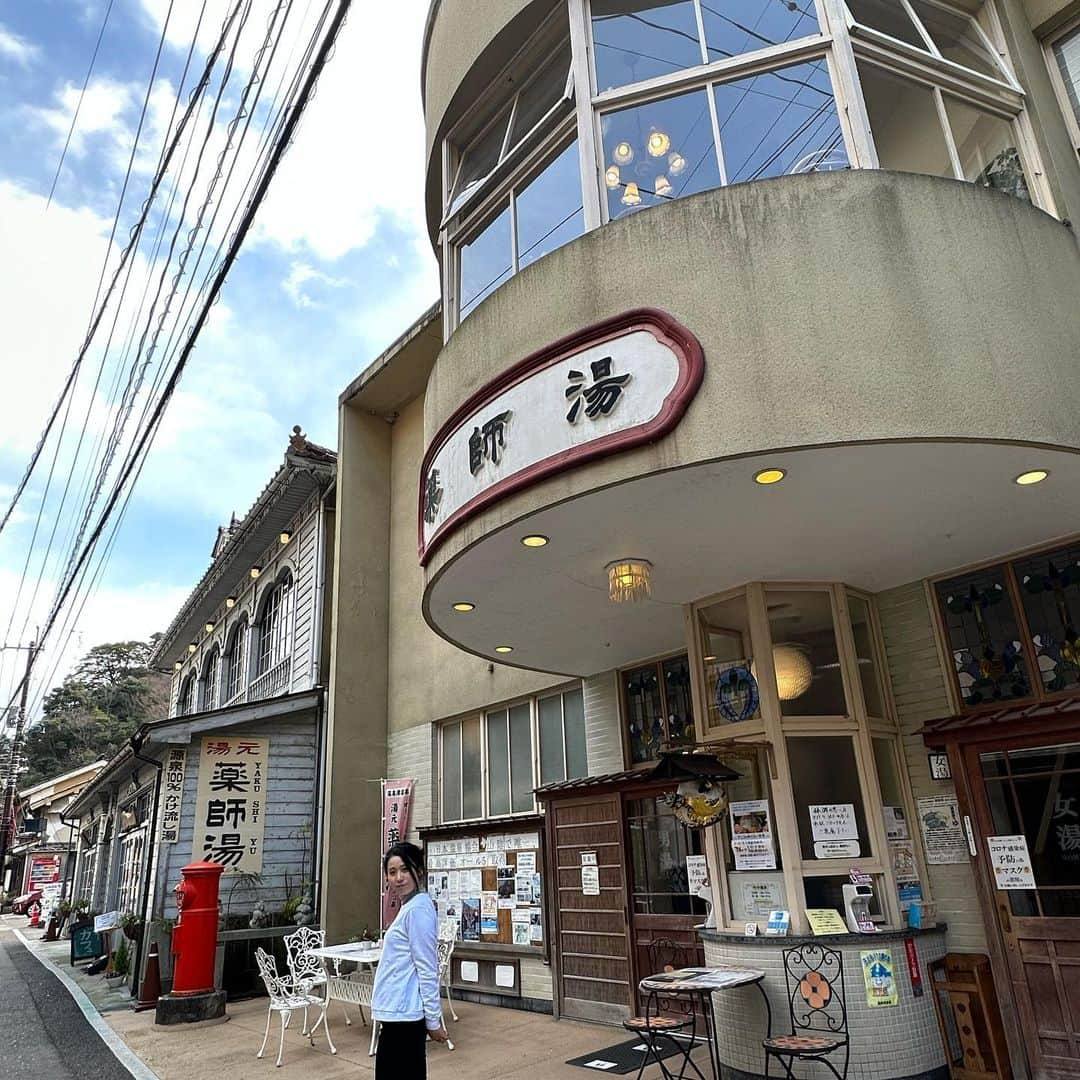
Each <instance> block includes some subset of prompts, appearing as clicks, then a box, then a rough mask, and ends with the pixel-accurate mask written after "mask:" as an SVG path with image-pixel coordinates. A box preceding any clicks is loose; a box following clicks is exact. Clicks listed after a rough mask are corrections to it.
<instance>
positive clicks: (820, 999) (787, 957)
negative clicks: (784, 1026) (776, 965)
mask: <svg viewBox="0 0 1080 1080" xmlns="http://www.w3.org/2000/svg"><path fill="white" fill-rule="evenodd" d="M784 971H785V972H786V973H787V985H788V998H789V1005H790V1010H791V1029H792V1031H799V1030H802V1031H822V1032H828V1033H829V1034H830V1035H844V1036H846V1035H847V1005H846V1004H845V1002H844V958H843V956H842V955H841V953H839V952H837V950H836V949H830V948H827V947H826V946H824V945H815V944H812V943H811V944H806V945H799V946H796V947H795V948H792V949H785V950H784Z"/></svg>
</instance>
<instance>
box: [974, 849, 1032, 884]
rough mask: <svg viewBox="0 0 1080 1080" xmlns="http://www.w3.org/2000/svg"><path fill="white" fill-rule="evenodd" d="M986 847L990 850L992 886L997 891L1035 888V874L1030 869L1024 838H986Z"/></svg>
mask: <svg viewBox="0 0 1080 1080" xmlns="http://www.w3.org/2000/svg"><path fill="white" fill-rule="evenodd" d="M986 846H987V847H988V848H989V849H990V865H991V866H992V867H993V869H994V884H995V885H996V886H997V887H998V888H999V889H1034V888H1035V872H1034V870H1032V868H1031V856H1030V855H1029V854H1028V848H1027V839H1026V838H1025V837H1023V836H988V837H987V838H986Z"/></svg>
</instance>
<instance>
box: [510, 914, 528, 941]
mask: <svg viewBox="0 0 1080 1080" xmlns="http://www.w3.org/2000/svg"><path fill="white" fill-rule="evenodd" d="M510 917H511V919H512V920H513V921H512V923H511V925H512V927H513V934H514V944H515V945H528V944H529V940H530V938H531V936H532V911H531V910H530V909H529V908H526V907H519V908H515V909H514V911H513V914H512V915H511V916H510Z"/></svg>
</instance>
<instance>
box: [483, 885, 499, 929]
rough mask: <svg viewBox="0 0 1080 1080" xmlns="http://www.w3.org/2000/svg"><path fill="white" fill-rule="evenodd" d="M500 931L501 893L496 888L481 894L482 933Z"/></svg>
mask: <svg viewBox="0 0 1080 1080" xmlns="http://www.w3.org/2000/svg"><path fill="white" fill-rule="evenodd" d="M498 932H499V894H498V893H497V892H495V891H494V890H493V891H491V892H482V893H481V894H480V933H481V934H497V933H498Z"/></svg>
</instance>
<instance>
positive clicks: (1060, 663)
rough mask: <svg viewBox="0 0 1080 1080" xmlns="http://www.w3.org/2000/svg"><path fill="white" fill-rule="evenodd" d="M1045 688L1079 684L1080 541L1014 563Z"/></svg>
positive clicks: (1056, 691)
mask: <svg viewBox="0 0 1080 1080" xmlns="http://www.w3.org/2000/svg"><path fill="white" fill-rule="evenodd" d="M1013 572H1014V573H1015V574H1016V580H1017V583H1018V584H1019V585H1020V600H1021V603H1022V604H1023V605H1024V617H1025V619H1026V620H1027V626H1028V633H1029V635H1030V636H1031V644H1032V646H1033V647H1034V649H1035V656H1036V659H1037V661H1038V665H1039V678H1040V679H1042V685H1043V689H1044V690H1046V691H1047V692H1048V693H1051V694H1059V693H1061V692H1062V691H1064V690H1074V689H1076V688H1077V687H1078V686H1080V545H1073V546H1072V547H1068V548H1063V549H1061V550H1059V551H1052V552H1050V553H1049V554H1046V555H1033V556H1032V557H1031V558H1028V559H1021V560H1020V561H1019V562H1016V563H1014V564H1013Z"/></svg>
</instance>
